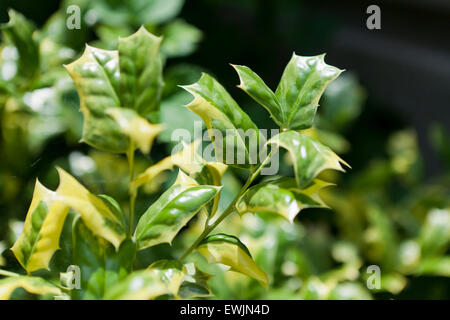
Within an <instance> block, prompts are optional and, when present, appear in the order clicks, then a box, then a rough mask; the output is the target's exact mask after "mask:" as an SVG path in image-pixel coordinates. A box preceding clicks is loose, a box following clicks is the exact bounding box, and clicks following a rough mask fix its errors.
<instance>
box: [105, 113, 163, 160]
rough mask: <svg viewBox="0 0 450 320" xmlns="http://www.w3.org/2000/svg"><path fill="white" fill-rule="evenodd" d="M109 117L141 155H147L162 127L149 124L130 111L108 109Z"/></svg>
mask: <svg viewBox="0 0 450 320" xmlns="http://www.w3.org/2000/svg"><path fill="white" fill-rule="evenodd" d="M106 114H108V115H110V116H111V117H112V118H113V119H114V120H115V121H116V122H117V124H118V125H119V127H120V129H121V130H122V132H123V133H124V134H125V135H127V136H128V137H129V138H130V139H131V140H132V141H134V143H135V144H136V146H137V147H138V148H139V149H141V151H142V152H143V153H149V152H150V149H151V147H152V144H153V140H155V138H156V136H157V135H158V134H159V133H160V132H161V131H162V125H160V124H151V123H150V122H148V121H147V120H146V119H145V118H143V117H141V116H139V114H137V113H136V112H135V111H134V110H132V109H124V108H118V107H115V108H108V109H106Z"/></svg>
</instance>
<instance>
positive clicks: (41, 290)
mask: <svg viewBox="0 0 450 320" xmlns="http://www.w3.org/2000/svg"><path fill="white" fill-rule="evenodd" d="M18 288H23V289H25V290H26V291H27V292H29V293H31V294H36V295H41V296H44V295H53V296H54V295H60V294H62V292H61V290H60V289H59V288H58V287H56V286H55V285H53V284H51V283H50V282H48V281H46V280H44V279H42V278H39V277H29V276H17V277H8V278H5V279H1V280H0V300H8V299H9V298H10V297H11V294H12V293H13V292H14V290H16V289H18Z"/></svg>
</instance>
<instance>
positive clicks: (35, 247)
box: [11, 181, 69, 272]
mask: <svg viewBox="0 0 450 320" xmlns="http://www.w3.org/2000/svg"><path fill="white" fill-rule="evenodd" d="M68 211H69V207H68V206H67V204H65V203H63V202H61V201H58V197H57V193H56V192H54V191H51V190H48V189H46V188H45V187H44V186H43V185H41V184H40V183H39V181H36V185H35V189H34V194H33V199H32V201H31V205H30V207H29V209H28V213H27V216H26V219H25V225H24V229H23V232H22V234H21V235H20V237H19V238H18V239H17V241H16V243H15V244H14V246H13V247H12V248H11V250H12V251H13V253H14V255H15V256H16V258H17V260H18V261H19V262H20V264H21V265H22V266H23V268H24V269H25V270H27V272H33V271H36V270H39V269H46V268H48V265H49V262H50V260H51V258H52V256H53V254H54V253H55V251H56V250H58V249H59V237H60V235H61V231H62V228H63V225H64V220H65V218H66V215H67V212H68Z"/></svg>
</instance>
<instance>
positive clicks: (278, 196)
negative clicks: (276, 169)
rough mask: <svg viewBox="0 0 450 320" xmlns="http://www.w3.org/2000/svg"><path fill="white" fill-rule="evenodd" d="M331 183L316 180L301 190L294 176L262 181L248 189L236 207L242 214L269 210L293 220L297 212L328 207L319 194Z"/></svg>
mask: <svg viewBox="0 0 450 320" xmlns="http://www.w3.org/2000/svg"><path fill="white" fill-rule="evenodd" d="M330 185H331V183H328V182H325V181H321V180H318V179H316V180H314V181H313V182H312V184H311V185H310V186H309V187H307V188H305V189H303V190H300V189H298V188H297V183H296V181H295V179H293V178H286V177H285V178H280V179H277V180H269V181H266V182H263V183H260V184H258V185H256V186H253V187H251V188H250V189H248V190H247V191H246V192H245V193H244V194H243V195H242V196H241V198H240V199H239V200H238V202H237V204H236V209H237V211H238V212H239V213H240V214H243V213H246V212H253V213H258V212H269V213H274V214H278V215H280V216H282V217H283V218H285V219H287V220H289V221H290V222H293V221H294V219H295V217H296V216H297V214H298V213H299V212H300V211H301V210H303V209H306V208H315V207H321V208H327V205H326V204H325V203H324V202H323V201H322V199H321V198H320V196H319V191H320V190H321V189H322V188H324V187H327V186H330Z"/></svg>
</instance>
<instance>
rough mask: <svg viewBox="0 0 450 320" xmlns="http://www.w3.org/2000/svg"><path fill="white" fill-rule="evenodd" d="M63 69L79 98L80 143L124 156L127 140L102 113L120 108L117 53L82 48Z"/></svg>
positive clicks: (117, 127) (88, 47) (115, 125)
mask: <svg viewBox="0 0 450 320" xmlns="http://www.w3.org/2000/svg"><path fill="white" fill-rule="evenodd" d="M65 67H66V69H67V71H68V72H69V74H70V76H71V77H72V79H73V81H74V83H75V87H76V88H77V91H78V95H79V96H80V108H81V112H82V113H83V116H84V126H83V137H82V141H83V142H86V143H87V144H89V145H90V146H92V147H94V148H97V149H100V150H104V151H110V152H118V153H123V152H126V151H127V150H128V145H129V139H128V137H127V136H126V135H124V134H123V133H122V132H121V129H120V127H119V125H118V124H117V123H116V122H115V121H114V120H113V119H112V118H111V117H110V116H108V115H107V114H106V113H105V111H106V109H108V108H111V107H115V106H116V107H118V106H120V99H119V96H118V93H117V92H118V91H117V90H118V88H119V57H118V54H117V51H109V50H101V49H97V48H93V47H90V46H86V49H85V50H84V53H83V55H82V56H81V57H80V58H79V59H77V60H75V61H74V62H72V63H71V64H69V65H65Z"/></svg>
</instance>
